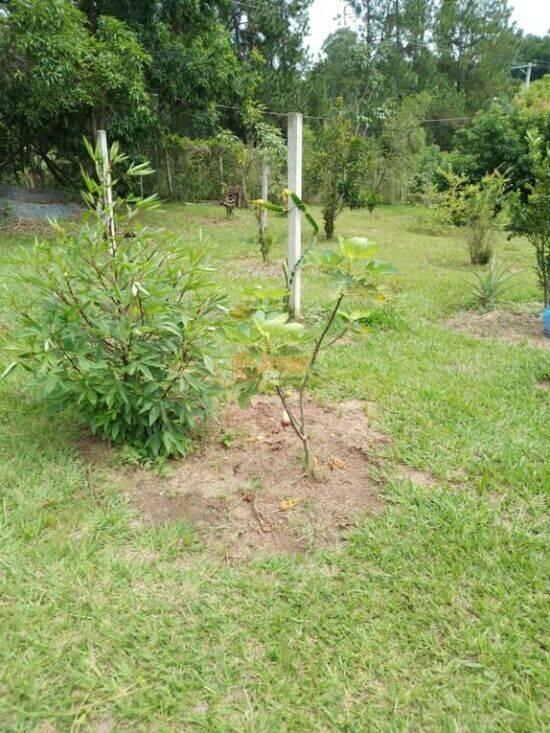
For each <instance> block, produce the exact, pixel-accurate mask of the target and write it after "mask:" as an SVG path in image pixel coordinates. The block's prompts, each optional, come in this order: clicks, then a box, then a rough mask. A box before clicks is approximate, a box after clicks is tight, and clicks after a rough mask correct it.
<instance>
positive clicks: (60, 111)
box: [0, 0, 151, 184]
mask: <svg viewBox="0 0 550 733" xmlns="http://www.w3.org/2000/svg"><path fill="white" fill-rule="evenodd" d="M0 58H2V59H3V60H4V61H5V62H6V63H3V64H2V65H1V67H0V69H1V70H0V91H1V93H0V125H1V126H2V128H3V130H4V132H5V137H4V136H3V137H4V142H3V145H2V149H1V156H2V157H1V160H0V169H6V168H8V169H11V171H12V172H13V173H15V174H17V173H18V172H20V171H22V170H23V169H25V167H28V166H31V168H32V165H33V156H36V157H38V158H39V159H40V160H42V161H44V162H45V164H46V165H47V166H48V168H49V170H50V172H51V173H52V174H53V175H54V177H55V178H56V179H58V181H60V182H61V183H64V184H66V183H68V182H70V171H74V170H75V163H76V162H77V161H78V159H79V158H80V156H81V150H82V135H83V133H86V132H88V133H90V134H93V132H94V129H95V128H96V127H97V126H98V125H102V126H105V125H109V126H110V129H111V130H112V132H113V134H114V135H115V136H116V137H117V138H119V139H121V140H123V141H124V140H132V141H133V144H134V145H135V143H136V139H139V137H140V136H143V135H145V133H146V131H147V129H148V127H149V125H150V123H151V114H150V104H149V95H148V93H147V89H146V83H145V68H146V66H147V64H148V61H149V57H148V56H147V54H146V53H145V51H144V50H143V49H142V47H141V46H140V45H139V43H138V42H137V39H136V37H135V36H134V34H133V33H132V32H131V31H130V30H129V29H128V28H127V27H126V26H125V25H124V24H123V23H121V22H120V21H118V20H116V19H114V18H107V17H105V18H99V19H98V21H97V24H96V32H95V34H91V33H90V32H89V26H88V25H87V23H86V17H85V16H84V14H83V13H81V12H80V11H79V10H77V9H76V8H75V7H74V6H73V5H72V3H71V2H69V1H68V0H50V1H49V2H47V3H45V2H40V0H14V1H13V2H11V3H10V5H9V8H8V11H7V13H6V14H5V15H3V16H1V17H0ZM60 158H61V159H62V161H61V163H60V162H59V159H60ZM67 160H70V161H72V165H71V166H70V169H69V171H67V169H66V168H65V167H64V165H63V162H64V161H67Z"/></svg>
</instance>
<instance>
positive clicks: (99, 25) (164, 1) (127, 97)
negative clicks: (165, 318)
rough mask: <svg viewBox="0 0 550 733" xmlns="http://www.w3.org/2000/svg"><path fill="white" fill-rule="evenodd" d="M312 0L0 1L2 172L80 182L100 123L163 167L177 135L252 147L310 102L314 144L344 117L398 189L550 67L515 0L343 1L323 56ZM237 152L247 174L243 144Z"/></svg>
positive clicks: (546, 51) (509, 113)
mask: <svg viewBox="0 0 550 733" xmlns="http://www.w3.org/2000/svg"><path fill="white" fill-rule="evenodd" d="M311 5H312V0H269V2H268V1H267V0H142V1H141V2H139V3H136V2H134V3H129V2H127V1H126V0H74V1H72V0H3V2H0V60H1V63H0V175H1V176H2V177H3V178H5V179H6V178H8V179H10V178H15V179H17V180H21V179H23V178H24V179H27V180H29V179H30V182H31V184H32V183H34V182H35V181H34V179H38V180H40V179H44V178H45V177H48V176H49V177H50V178H52V179H55V180H56V181H57V183H58V184H61V185H64V186H67V187H70V186H72V185H75V183H76V181H77V180H78V170H79V165H80V164H81V163H82V161H83V159H84V151H83V146H82V138H83V136H87V137H92V136H93V135H94V133H95V131H96V130H97V129H98V128H106V129H107V130H108V132H109V137H110V138H111V139H117V140H119V141H120V143H121V145H122V147H123V149H125V150H126V151H128V153H129V154H130V155H132V156H133V157H134V158H136V159H140V158H151V159H153V160H154V161H155V162H158V161H161V160H164V157H163V156H165V154H166V151H167V150H169V149H170V148H173V147H174V144H175V143H174V141H175V140H176V142H178V145H179V148H180V149H181V148H183V149H185V146H186V145H187V144H189V145H190V144H191V142H193V144H194V146H195V147H194V148H193V149H194V150H195V149H196V141H213V140H217V143H219V142H220V135H222V136H223V135H225V136H230V137H231V139H232V140H233V141H235V140H236V141H240V143H241V144H242V145H243V146H244V149H245V151H246V149H252V148H254V147H255V146H257V145H258V142H259V138H260V137H261V135H262V134H263V135H264V137H265V126H266V124H267V123H269V124H270V125H271V126H272V128H273V129H274V134H275V133H276V132H277V129H279V130H280V131H282V132H283V134H284V124H285V123H284V116H278V115H277V113H279V115H282V114H284V113H286V112H289V111H302V112H304V113H305V114H306V115H307V117H306V122H307V129H306V142H308V141H309V144H310V146H311V148H312V150H313V149H314V148H315V147H316V141H318V140H320V139H321V138H322V137H323V136H325V137H327V134H326V129H325V128H326V127H327V125H328V126H330V124H332V122H333V121H334V119H335V117H337V118H340V119H342V118H345V119H346V125H347V126H348V127H349V126H351V131H352V132H353V134H354V135H355V136H356V137H358V138H362V139H366V140H368V145H367V147H368V149H369V160H370V168H369V171H370V173H369V176H370V180H369V187H370V188H372V189H376V188H377V187H378V188H381V187H382V188H383V189H384V191H383V193H384V195H385V196H386V197H389V198H402V197H403V196H404V195H409V193H410V191H411V190H412V188H413V187H414V186H413V183H414V181H413V179H414V177H415V176H416V177H418V176H422V175H424V173H425V170H426V167H429V158H430V155H431V156H432V157H434V156H436V153H434V150H437V151H439V152H441V151H442V152H443V153H444V152H446V151H447V152H449V151H455V150H459V151H462V153H463V154H464V155H465V156H468V155H470V156H471V155H473V153H472V152H471V150H470V148H471V147H472V146H473V147H475V145H476V141H477V138H476V139H475V140H472V139H471V136H470V138H469V137H468V136H469V131H471V130H472V127H475V125H476V124H477V125H478V127H481V128H482V129H480V130H478V132H479V133H480V134H481V133H483V134H485V138H487V136H488V132H487V128H489V129H491V124H490V123H484V125H480V123H479V119H478V117H476V115H477V116H479V114H480V112H483V113H485V114H486V115H489V116H491V115H492V118H491V119H492V128H493V132H494V128H495V125H496V126H497V127H498V126H499V125H501V127H506V125H508V122H507V121H506V122H505V121H504V120H508V118H509V117H513V114H515V113H516V111H517V110H516V107H515V106H514V102H513V101H512V100H513V99H514V97H516V95H517V92H518V90H519V88H520V87H521V84H522V75H523V74H524V72H525V70H524V68H523V66H522V64H524V63H527V62H529V61H531V62H536V63H535V65H534V66H533V67H532V71H531V79H532V81H533V82H536V81H537V80H538V79H540V78H541V77H543V76H544V74H545V73H546V71H549V70H550V36H549V35H546V36H541V37H534V36H524V35H522V33H521V32H520V31H518V29H517V28H516V27H515V26H514V25H513V23H512V22H511V20H510V8H509V6H508V3H507V0H475V1H474V0H350V2H349V8H350V11H351V12H352V13H353V15H354V29H351V28H340V29H338V30H336V31H335V32H334V33H332V34H331V35H330V36H329V37H328V38H327V40H326V42H325V44H324V46H323V53H322V55H321V57H320V58H318V59H313V58H311V55H310V54H309V52H308V50H307V45H306V42H307V34H308V19H309V13H310V10H311ZM542 88H543V91H544V93H543V95H542V96H543V97H544V98H545V95H546V89H547V85H546V86H543V87H542ZM474 117H475V119H474V120H473V125H472V120H471V119H470V118H474ZM500 117H502V118H503V121H502V124H501V123H500V122H498V124H497V122H495V119H496V118H498V119H499V120H500ZM262 126H263V127H262ZM514 129H515V128H514ZM262 130H263V132H262ZM505 133H506V130H504V132H503V134H504V138H506V134H505ZM476 135H477V133H476ZM510 135H511V137H514V135H516V132H514V134H511V133H510ZM510 135H508V137H510ZM517 135H519V132H518V133H517ZM328 137H330V135H328ZM514 139H515V138H514ZM488 142H489V143H491V144H492V147H493V148H494V140H493V139H489V140H488ZM508 142H509V141H508ZM518 144H519V143H518ZM503 145H504V147H507V145H508V143H506V140H505V142H504V143H503ZM519 145H520V147H521V144H519ZM512 147H513V146H512ZM516 147H517V145H516ZM231 150H232V154H233V155H234V154H235V148H234V147H233V148H232V149H231ZM525 151H526V149H525ZM317 152H318V151H317ZM439 152H438V153H437V154H439ZM516 152H517V150H513V151H511V150H507V156H508V158H513V156H514V155H515V153H516ZM476 154H477V153H476ZM312 155H313V154H312ZM480 155H481V157H483V156H485V157H486V156H487V153H486V152H483V151H481V152H480ZM525 155H526V152H525ZM436 157H437V156H436ZM495 157H498V155H497V156H495ZM520 157H521V156H520ZM463 158H464V156H463ZM478 158H479V155H478ZM236 160H237V163H235V166H234V168H235V170H240V169H239V166H241V168H242V167H243V165H244V164H242V155H241V157H240V158H239V156H237V158H236ZM317 160H318V157H317V158H315V161H317ZM381 160H383V161H384V162H383V164H382V165H381V164H380V161H381ZM239 161H241V162H239ZM377 161H378V163H377ZM388 162H389V163H390V165H389V166H388ZM466 162H467V163H468V166H469V172H470V173H471V174H472V175H474V174H476V175H478V174H482V173H484V172H486V171H477V172H476V166H477V167H478V168H480V167H483V165H485V164H484V163H482V162H480V160H479V159H476V160H475V161H473V160H471V159H468V160H466V158H464V159H463V163H464V164H465V163H466ZM493 162H494V161H491V165H492V164H493ZM222 165H223V161H222ZM377 165H378V168H377ZM307 166H308V161H307V159H306V188H307V186H308V185H309V186H310V188H311V190H312V192H314V189H315V185H316V183H315V176H313V175H312V176H311V177H310V178H309V179H308V178H307ZM314 167H315V165H314V156H313V157H312V159H311V168H312V170H313V169H314ZM388 168H390V169H391V171H392V175H393V178H392V180H391V181H390V180H388V177H387V170H388ZM524 173H525V172H524ZM174 174H175V177H176V179H177V171H174ZM170 175H171V173H170V172H169V173H166V178H167V179H168V178H169V177H170ZM235 175H236V174H235ZM518 175H519V174H518ZM378 178H380V180H378ZM382 179H383V180H382ZM198 188H200V186H198ZM182 195H183V194H182ZM196 195H197V196H198V197H199V198H200V195H201V193H200V191H198V192H197V194H196Z"/></svg>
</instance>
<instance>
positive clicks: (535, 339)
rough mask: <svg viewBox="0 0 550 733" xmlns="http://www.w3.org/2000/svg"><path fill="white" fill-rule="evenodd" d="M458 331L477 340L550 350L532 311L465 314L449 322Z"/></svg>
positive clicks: (548, 341)
mask: <svg viewBox="0 0 550 733" xmlns="http://www.w3.org/2000/svg"><path fill="white" fill-rule="evenodd" d="M445 323H446V325H447V326H449V327H450V328H453V329H454V330H456V331H461V332H462V333H467V334H468V335H470V336H475V337H476V338H492V339H502V340H503V341H508V342H509V343H514V344H517V343H529V344H531V345H532V346H537V347H539V348H541V349H548V348H550V339H549V338H547V337H545V336H544V335H543V333H542V323H541V318H540V314H538V313H535V312H533V311H529V310H523V311H508V310H494V311H489V312H488V313H477V312H475V311H464V312H462V313H459V314H458V315H456V316H453V317H452V318H449V319H448V320H447V321H445Z"/></svg>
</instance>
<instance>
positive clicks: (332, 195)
mask: <svg viewBox="0 0 550 733" xmlns="http://www.w3.org/2000/svg"><path fill="white" fill-rule="evenodd" d="M369 164H370V158H369V153H368V148H367V146H366V142H365V140H364V139H363V138H360V137H358V136H357V135H355V134H354V132H353V126H352V123H351V122H350V120H348V119H347V118H346V117H345V115H344V112H343V108H342V102H341V100H338V101H337V111H336V114H335V115H334V116H333V117H332V119H331V120H330V121H329V123H328V124H327V126H326V128H325V129H324V130H323V132H322V134H321V136H320V138H319V141H318V149H317V153H316V156H315V167H314V169H313V171H312V172H313V174H314V181H315V187H316V189H317V190H318V191H319V194H320V200H321V205H322V208H323V221H324V228H325V234H326V237H327V239H332V237H333V236H334V229H335V224H336V219H337V217H338V215H339V214H340V213H341V211H342V210H343V209H344V208H345V207H346V206H348V207H349V208H350V209H356V208H359V207H361V206H366V205H367V203H368V198H369V191H367V190H366V188H365V181H366V176H367V171H368V167H369ZM370 204H371V205H372V206H373V204H374V201H373V199H372V198H370ZM373 208H374V206H373Z"/></svg>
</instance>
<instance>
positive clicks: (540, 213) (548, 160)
mask: <svg viewBox="0 0 550 733" xmlns="http://www.w3.org/2000/svg"><path fill="white" fill-rule="evenodd" d="M528 139H529V145H530V150H531V161H532V170H533V174H534V178H535V181H534V183H532V184H531V185H530V186H529V187H528V191H529V193H528V196H527V201H525V202H523V201H521V198H520V196H519V194H516V195H515V196H514V197H513V198H512V201H511V205H510V215H511V216H510V219H511V221H510V226H509V228H510V230H511V231H512V236H525V237H526V238H527V239H528V240H529V242H530V243H531V244H532V245H533V247H534V248H535V253H536V258H537V264H536V272H537V276H538V279H539V283H540V286H541V288H542V291H543V296H544V307H545V308H550V147H549V146H546V148H544V146H543V142H542V140H541V138H540V137H538V135H537V134H536V133H535V132H531V133H529V135H528Z"/></svg>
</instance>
